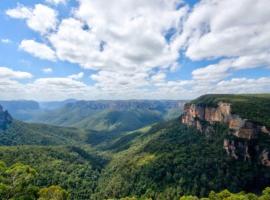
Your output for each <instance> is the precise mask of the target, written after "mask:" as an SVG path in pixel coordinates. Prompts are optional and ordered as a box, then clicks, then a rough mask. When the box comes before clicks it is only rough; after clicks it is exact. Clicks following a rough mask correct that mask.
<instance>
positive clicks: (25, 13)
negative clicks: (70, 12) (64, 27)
mask: <svg viewBox="0 0 270 200" xmlns="http://www.w3.org/2000/svg"><path fill="white" fill-rule="evenodd" d="M6 14H7V15H8V16H10V17H12V18H17V19H25V20H26V23H27V25H28V27H29V28H31V29H32V30H34V31H37V32H40V33H41V34H46V33H48V32H49V31H51V30H54V29H55V28H56V25H57V21H58V20H57V12H56V11H55V10H53V9H52V8H50V7H48V6H45V5H42V4H36V5H35V7H34V8H29V7H25V6H23V5H21V4H18V5H17V7H16V8H13V9H9V10H7V11H6Z"/></svg>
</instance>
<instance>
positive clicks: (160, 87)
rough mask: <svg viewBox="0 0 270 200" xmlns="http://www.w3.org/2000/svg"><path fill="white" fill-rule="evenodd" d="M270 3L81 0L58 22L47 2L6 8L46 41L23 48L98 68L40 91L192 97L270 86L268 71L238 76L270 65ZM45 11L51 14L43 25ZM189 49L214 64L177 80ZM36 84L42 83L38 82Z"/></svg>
mask: <svg viewBox="0 0 270 200" xmlns="http://www.w3.org/2000/svg"><path fill="white" fill-rule="evenodd" d="M47 2H48V3H52V4H55V5H57V4H59V3H64V2H65V1H64V0H47ZM268 7H269V1H268V0H260V1H253V0H238V1H234V0H223V1H218V0H202V1H199V2H198V3H197V4H196V5H195V6H194V7H193V8H190V7H189V6H188V5H185V4H184V3H183V2H182V1H179V0H147V1H145V0H136V1H134V0H111V1H107V0H91V1H89V0H78V7H76V8H73V9H72V13H71V14H70V15H69V16H68V17H67V18H64V19H60V20H59V21H58V20H57V11H55V10H53V9H51V8H49V7H47V6H44V5H41V4H37V5H36V6H35V7H34V8H28V7H25V6H22V5H18V6H17V8H15V9H10V10H7V12H6V13H7V14H8V15H9V16H10V17H13V18H21V19H25V20H26V22H27V25H28V26H29V27H30V28H31V29H33V30H35V31H38V32H40V33H41V37H42V39H43V40H42V41H45V43H46V44H45V43H39V42H36V41H34V40H23V41H22V42H21V44H20V49H23V50H24V51H26V52H28V53H30V54H32V55H33V56H35V57H38V58H41V59H47V60H52V61H56V60H61V61H68V62H70V63H75V64H78V65H79V66H81V67H82V68H84V69H86V70H87V69H90V70H91V72H92V75H91V76H90V79H92V81H93V82H94V83H93V85H86V84H85V83H83V82H82V81H80V79H81V78H82V77H83V76H84V73H83V72H80V73H78V74H73V75H70V76H68V77H64V78H63V77H60V78H48V79H38V80H36V81H34V82H33V83H31V84H28V85H27V88H30V89H29V90H30V91H32V93H33V94H36V93H38V91H39V92H40V91H46V92H48V93H49V94H50V95H52V96H53V97H55V98H64V97H66V96H67V97H68V98H69V97H70V96H72V97H81V98H90V99H91V98H92V99H93V98H123V99H124V98H193V97H196V96H198V95H200V94H204V93H211V92H215V93H218V92H221V93H231V92H233V93H239V92H243V93H244V92H267V91H269V88H270V87H269V79H270V78H269V77H267V74H266V75H265V77H258V78H245V77H238V78H232V77H235V76H233V75H234V73H235V72H236V71H239V70H245V69H251V68H267V69H269V68H270V12H269V9H268ZM123 11H124V12H123ZM45 13H49V14H48V15H49V18H48V17H46V19H47V18H48V19H49V20H48V22H46V23H44V24H43V20H42V19H44V16H45ZM46 15H47V14H46ZM179 52H180V53H179ZM182 56H186V57H187V58H188V59H190V60H191V61H205V60H211V61H213V62H211V63H213V64H211V65H206V66H201V67H200V68H197V69H194V70H193V71H192V72H191V78H189V79H186V80H180V79H178V80H177V78H174V80H171V77H170V74H171V73H176V72H177V73H178V72H179V73H182V71H181V70H176V69H179V68H180V65H179V60H181V59H183V57H182ZM216 60H217V61H216ZM181 67H182V68H185V67H186V66H185V64H182V65H181ZM179 75H180V74H179ZM13 85H14V84H13ZM34 85H37V86H38V87H36V89H31V88H35V87H34ZM46 88H55V89H54V90H53V91H47V89H46ZM254 88H256V90H255V89H254ZM183 94H184V95H183ZM43 95H44V98H47V96H46V94H43ZM68 95H70V96H68ZM76 95H77V96H76Z"/></svg>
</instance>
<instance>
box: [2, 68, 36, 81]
mask: <svg viewBox="0 0 270 200" xmlns="http://www.w3.org/2000/svg"><path fill="white" fill-rule="evenodd" d="M28 78H32V74H30V73H28V72H23V71H15V70H13V69H10V68H7V67H0V79H28Z"/></svg>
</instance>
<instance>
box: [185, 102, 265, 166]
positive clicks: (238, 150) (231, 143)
mask: <svg viewBox="0 0 270 200" xmlns="http://www.w3.org/2000/svg"><path fill="white" fill-rule="evenodd" d="M181 121H182V123H183V124H186V125H188V126H193V127H196V129H198V130H199V131H200V132H204V133H207V132H209V129H210V128H211V125H213V124H214V123H224V124H226V125H227V126H228V128H229V132H228V135H233V136H235V138H239V139H240V140H234V139H224V144H223V148H224V149H225V150H226V152H227V154H228V155H229V156H231V157H233V158H234V159H239V158H242V159H244V160H249V159H251V157H252V155H253V154H254V152H255V154H259V155H260V161H261V163H262V164H264V165H265V166H269V167H270V157H269V156H270V154H269V150H267V149H260V147H259V146H258V144H255V142H254V141H256V139H257V138H258V135H259V134H266V135H270V130H269V129H267V128H266V127H265V126H263V125H261V124H258V123H256V122H253V121H251V120H249V119H242V118H241V117H240V116H238V115H236V114H232V110H231V104H229V103H224V102H219V103H218V105H217V106H215V107H210V106H205V105H199V104H198V105H196V104H186V105H185V107H184V113H183V115H182V117H181Z"/></svg>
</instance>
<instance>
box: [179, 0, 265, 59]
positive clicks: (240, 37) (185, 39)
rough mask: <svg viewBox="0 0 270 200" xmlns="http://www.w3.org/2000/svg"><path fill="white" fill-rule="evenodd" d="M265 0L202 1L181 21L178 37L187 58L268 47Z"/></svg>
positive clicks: (241, 52)
mask: <svg viewBox="0 0 270 200" xmlns="http://www.w3.org/2000/svg"><path fill="white" fill-rule="evenodd" d="M268 7H269V1H268V0H260V1H253V0H238V1H234V0H224V1H215V0H205V1H201V2H200V3H198V4H197V5H196V6H195V8H194V9H193V10H192V12H191V13H190V15H189V17H188V19H187V21H186V22H185V23H184V31H183V34H182V35H181V37H180V38H179V39H178V42H179V44H178V45H182V46H186V48H187V49H186V55H187V56H188V57H190V58H191V59H196V60H199V59H204V58H215V57H224V56H225V57H232V56H245V55H248V54H256V53H259V52H262V51H266V50H267V49H269V46H270V45H269V40H270V22H269V18H270V12H269V9H268Z"/></svg>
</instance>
